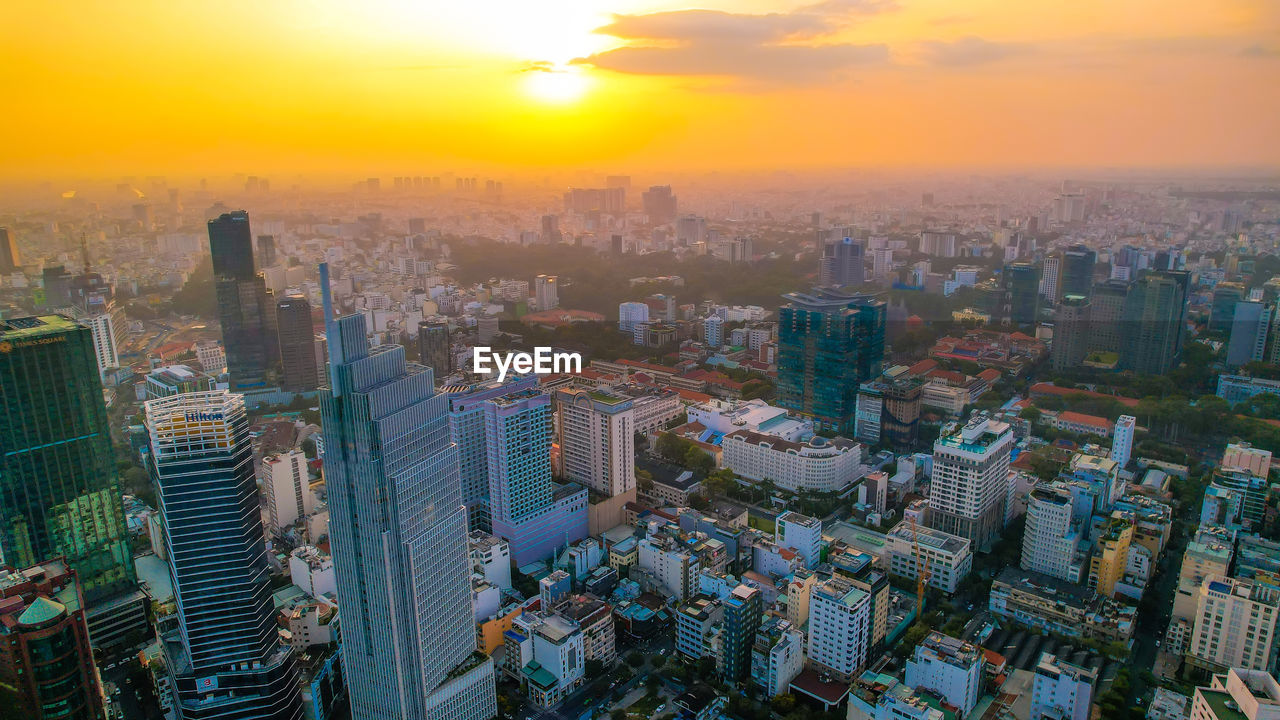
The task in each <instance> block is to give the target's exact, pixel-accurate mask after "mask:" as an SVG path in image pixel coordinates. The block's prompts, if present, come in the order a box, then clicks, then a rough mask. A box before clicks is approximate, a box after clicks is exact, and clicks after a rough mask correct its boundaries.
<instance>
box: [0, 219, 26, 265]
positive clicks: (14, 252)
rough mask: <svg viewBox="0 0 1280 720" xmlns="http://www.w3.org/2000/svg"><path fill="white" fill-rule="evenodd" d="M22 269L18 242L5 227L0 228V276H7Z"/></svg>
mask: <svg viewBox="0 0 1280 720" xmlns="http://www.w3.org/2000/svg"><path fill="white" fill-rule="evenodd" d="M20 267H22V255H21V254H20V253H19V252H18V240H17V239H16V238H15V237H14V236H13V233H12V232H10V231H9V228H7V227H0V275H8V274H9V273H12V272H13V271H15V270H17V269H18V268H20Z"/></svg>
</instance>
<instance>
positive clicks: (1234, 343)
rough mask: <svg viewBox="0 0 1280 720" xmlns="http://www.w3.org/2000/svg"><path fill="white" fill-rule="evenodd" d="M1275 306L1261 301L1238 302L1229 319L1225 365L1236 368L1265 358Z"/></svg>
mask: <svg viewBox="0 0 1280 720" xmlns="http://www.w3.org/2000/svg"><path fill="white" fill-rule="evenodd" d="M1275 310H1276V309H1275V306H1274V305H1268V304H1265V303H1261V302H1247V301H1244V302H1238V303H1236V307H1235V316H1234V317H1233V318H1232V320H1231V337H1230V340H1229V342H1228V343H1227V367H1229V368H1236V367H1240V366H1241V365H1244V364H1245V363H1250V362H1262V361H1264V360H1266V358H1267V349H1268V347H1269V346H1270V344H1271V343H1269V342H1268V340H1267V336H1268V335H1269V334H1270V333H1271V332H1272V324H1273V321H1274V316H1275Z"/></svg>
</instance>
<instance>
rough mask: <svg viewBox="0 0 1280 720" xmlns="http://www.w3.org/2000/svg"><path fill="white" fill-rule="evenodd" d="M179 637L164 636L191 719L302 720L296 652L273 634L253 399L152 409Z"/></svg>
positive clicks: (188, 398)
mask: <svg viewBox="0 0 1280 720" xmlns="http://www.w3.org/2000/svg"><path fill="white" fill-rule="evenodd" d="M146 414H147V421H146V423H147V434H148V436H149V442H150V449H151V452H150V457H149V460H148V462H149V465H150V471H151V474H152V478H153V479H154V481H155V484H156V488H157V489H158V490H159V498H160V511H161V513H162V517H163V520H164V531H165V540H166V545H167V546H168V548H169V573H170V577H171V578H172V581H173V593H174V598H175V599H176V601H177V605H178V612H177V620H178V628H177V629H176V630H172V631H169V632H165V633H162V635H161V640H162V641H163V644H164V652H165V657H166V668H167V670H168V671H169V674H170V677H171V679H172V682H173V686H174V690H175V692H174V695H175V701H176V704H177V707H178V710H179V713H180V717H182V718H184V720H206V719H208V720H214V719H217V720H249V719H254V720H256V719H259V718H260V719H262V720H266V719H267V718H273V719H274V718H280V719H281V720H290V719H300V718H301V717H302V696H301V694H300V693H299V691H298V675H297V669H296V667H295V666H294V658H293V652H292V650H291V649H290V648H289V646H287V645H282V644H281V643H280V640H279V636H278V635H277V632H276V623H275V607H274V605H273V603H272V601H271V580H270V572H271V569H270V566H269V565H268V564H267V553H266V542H265V539H264V537H263V534H262V518H261V516H260V514H259V510H258V489H257V485H256V483H255V479H254V472H253V449H252V446H251V444H250V442H249V420H248V417H247V416H246V415H245V411H244V398H242V397H241V396H239V395H235V394H232V393H229V392H227V391H226V390H212V391H205V392H194V393H183V394H179V395H171V396H169V397H164V398H159V399H156V400H151V401H148V402H147V404H146Z"/></svg>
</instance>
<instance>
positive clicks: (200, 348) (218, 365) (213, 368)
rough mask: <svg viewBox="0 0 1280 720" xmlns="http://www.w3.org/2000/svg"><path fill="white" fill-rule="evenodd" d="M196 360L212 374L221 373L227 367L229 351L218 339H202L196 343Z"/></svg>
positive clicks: (203, 368)
mask: <svg viewBox="0 0 1280 720" xmlns="http://www.w3.org/2000/svg"><path fill="white" fill-rule="evenodd" d="M196 361H197V362H199V363H200V368H201V369H202V370H204V371H205V372H207V373H209V374H210V375H219V374H221V373H223V372H225V371H226V369H227V353H226V351H225V350H223V349H222V344H221V343H219V342H218V341H217V340H201V341H200V342H197V343H196Z"/></svg>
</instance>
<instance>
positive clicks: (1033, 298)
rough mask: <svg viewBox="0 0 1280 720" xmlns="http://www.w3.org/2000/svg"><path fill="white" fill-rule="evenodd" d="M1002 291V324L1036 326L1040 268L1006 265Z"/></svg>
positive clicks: (1028, 264)
mask: <svg viewBox="0 0 1280 720" xmlns="http://www.w3.org/2000/svg"><path fill="white" fill-rule="evenodd" d="M1001 289H1002V291H1003V293H1004V301H1003V304H1002V306H1001V310H1000V313H999V316H1000V320H1001V322H1006V323H1012V324H1014V325H1033V324H1035V322H1036V320H1037V319H1038V317H1039V311H1040V268H1038V267H1036V266H1035V265H1032V264H1031V263H1026V262H1017V263H1012V264H1010V265H1006V266H1005V267H1004V273H1003V274H1002V276H1001Z"/></svg>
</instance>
